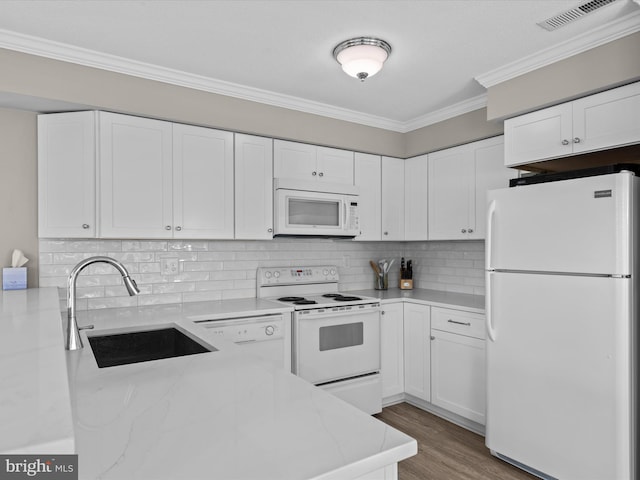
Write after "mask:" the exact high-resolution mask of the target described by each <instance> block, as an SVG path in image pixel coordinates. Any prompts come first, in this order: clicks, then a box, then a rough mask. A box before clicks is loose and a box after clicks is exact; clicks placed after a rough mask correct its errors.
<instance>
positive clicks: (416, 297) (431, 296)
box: [349, 288, 485, 314]
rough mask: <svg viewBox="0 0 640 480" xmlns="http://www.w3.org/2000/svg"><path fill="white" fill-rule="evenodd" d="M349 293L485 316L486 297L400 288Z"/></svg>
mask: <svg viewBox="0 0 640 480" xmlns="http://www.w3.org/2000/svg"><path fill="white" fill-rule="evenodd" d="M349 293H350V294H353V295H362V296H367V297H374V298H379V299H380V301H381V303H388V302H394V301H398V300H403V301H409V302H414V303H424V304H428V305H431V306H434V307H444V308H453V309H457V310H465V311H467V312H474V313H480V314H484V309H485V297H484V296H482V295H470V294H468V293H455V292H443V291H440V290H427V289H423V288H414V289H413V290H401V289H399V288H390V289H388V290H375V289H369V290H353V291H349Z"/></svg>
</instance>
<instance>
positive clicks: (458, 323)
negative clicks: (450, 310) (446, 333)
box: [447, 319, 471, 327]
mask: <svg viewBox="0 0 640 480" xmlns="http://www.w3.org/2000/svg"><path fill="white" fill-rule="evenodd" d="M447 323H455V324H456V325H465V326H467V327H470V326H471V322H457V321H455V320H451V319H449V320H447Z"/></svg>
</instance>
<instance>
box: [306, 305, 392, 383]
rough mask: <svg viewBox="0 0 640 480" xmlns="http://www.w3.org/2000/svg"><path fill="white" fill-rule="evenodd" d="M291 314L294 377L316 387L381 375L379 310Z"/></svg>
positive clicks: (356, 309) (367, 308)
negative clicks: (355, 378) (354, 378)
mask: <svg viewBox="0 0 640 480" xmlns="http://www.w3.org/2000/svg"><path fill="white" fill-rule="evenodd" d="M352 308H353V309H354V310H352V311H348V312H344V311H341V312H339V313H337V312H327V313H326V314H321V313H310V312H309V313H305V311H298V312H295V313H294V318H295V320H294V329H295V336H296V339H295V361H294V369H295V371H294V373H296V374H297V375H298V376H300V377H302V378H304V379H305V380H307V381H309V382H311V383H314V384H316V385H318V384H321V383H326V382H332V381H335V380H342V379H346V378H351V377H355V376H358V375H364V374H367V373H373V372H379V371H380V309H379V308H372V307H371V306H370V305H363V306H354V307H352Z"/></svg>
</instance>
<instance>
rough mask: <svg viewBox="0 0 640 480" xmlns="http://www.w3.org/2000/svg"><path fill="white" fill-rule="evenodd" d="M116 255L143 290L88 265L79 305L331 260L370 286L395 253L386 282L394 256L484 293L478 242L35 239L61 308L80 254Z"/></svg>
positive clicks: (223, 289)
mask: <svg viewBox="0 0 640 480" xmlns="http://www.w3.org/2000/svg"><path fill="white" fill-rule="evenodd" d="M94 255H106V256H111V257H114V258H116V259H118V260H120V261H122V262H123V263H124V264H125V266H126V267H127V269H128V270H129V272H130V273H131V276H132V278H133V279H134V280H135V281H136V282H137V284H138V287H139V288H140V290H141V294H140V295H138V296H136V297H130V296H129V295H128V293H127V291H126V289H125V288H124V286H123V284H122V277H121V276H120V275H119V274H118V272H117V271H116V270H115V269H114V268H113V267H112V266H110V265H106V264H94V265H91V266H89V267H87V268H86V269H85V270H83V272H82V273H81V274H80V275H79V277H78V281H77V285H78V293H79V297H78V302H77V308H78V309H79V310H86V309H97V308H110V307H128V306H136V305H157V304H171V303H182V302H198V301H206V300H221V299H232V298H247V297H254V296H255V295H256V269H257V268H258V267H278V266H296V265H327V264H330V265H337V266H338V268H339V273H340V289H342V290H359V289H368V288H373V286H374V277H373V273H372V271H371V267H370V266H369V260H379V259H382V258H386V259H387V260H391V259H395V263H394V266H393V268H392V270H391V274H390V278H389V286H390V287H395V286H397V285H398V279H399V268H400V257H402V256H404V257H405V259H407V260H409V259H411V260H413V265H414V285H415V286H416V287H417V288H430V289H434V290H444V291H451V292H461V293H473V294H479V295H483V294H484V270H483V269H484V242H483V241H456V242H355V241H343V240H329V239H292V238H277V239H274V240H272V241H237V240H236V241H230V240H229V241H227V240H223V241H200V240H197V241H196V240H184V241H182V240H171V241H164V240H64V239H43V240H40V285H41V286H43V287H58V288H59V291H60V299H61V308H63V309H64V308H66V303H65V298H66V284H67V283H66V282H67V276H68V275H69V273H70V271H71V269H72V268H73V267H74V266H75V265H76V264H77V263H78V262H79V261H81V260H83V259H84V258H87V257H90V256H94ZM166 258H176V259H178V260H179V273H178V274H176V275H164V274H162V263H161V262H162V260H163V259H166Z"/></svg>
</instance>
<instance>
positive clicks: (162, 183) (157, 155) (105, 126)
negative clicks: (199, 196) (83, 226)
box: [99, 112, 173, 238]
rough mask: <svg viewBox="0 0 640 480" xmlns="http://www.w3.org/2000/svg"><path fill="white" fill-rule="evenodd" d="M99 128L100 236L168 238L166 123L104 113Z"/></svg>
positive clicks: (169, 188)
mask: <svg viewBox="0 0 640 480" xmlns="http://www.w3.org/2000/svg"><path fill="white" fill-rule="evenodd" d="M99 123H100V177H99V178H100V236H101V237H104V238H166V237H171V236H172V235H171V232H172V230H173V213H172V209H173V205H172V161H171V158H172V150H171V143H172V141H171V131H172V130H171V123H169V122H162V121H158V120H150V119H148V118H138V117H131V116H128V115H118V114H114V113H106V112H100V113H99Z"/></svg>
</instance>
